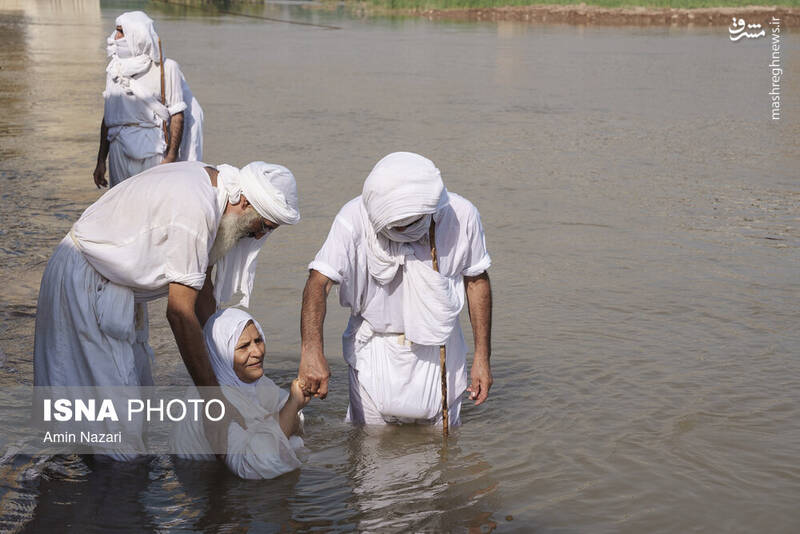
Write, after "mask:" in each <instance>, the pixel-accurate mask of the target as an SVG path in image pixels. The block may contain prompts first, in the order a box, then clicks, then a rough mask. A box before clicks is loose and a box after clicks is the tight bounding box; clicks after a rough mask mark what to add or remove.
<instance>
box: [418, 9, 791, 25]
mask: <svg viewBox="0 0 800 534" xmlns="http://www.w3.org/2000/svg"><path fill="white" fill-rule="evenodd" d="M407 12H408V13H409V14H413V15H417V16H423V17H426V18H428V19H431V20H486V21H526V22H540V23H556V24H563V23H566V24H599V25H612V26H616V25H641V26H654V25H664V26H670V25H677V26H691V25H694V26H729V25H730V24H731V20H732V19H733V18H734V17H735V18H744V19H746V20H747V22H749V23H758V22H761V23H762V24H763V23H765V22H767V21H770V20H772V17H777V18H778V19H780V21H781V25H782V26H783V27H784V28H787V27H788V28H797V27H799V26H800V9H797V8H787V7H761V6H748V7H716V8H699V9H676V8H652V7H633V8H606V7H599V6H588V5H585V4H581V5H569V6H564V5H531V6H506V7H490V8H467V9H424V10H423V9H415V10H408V11H407Z"/></svg>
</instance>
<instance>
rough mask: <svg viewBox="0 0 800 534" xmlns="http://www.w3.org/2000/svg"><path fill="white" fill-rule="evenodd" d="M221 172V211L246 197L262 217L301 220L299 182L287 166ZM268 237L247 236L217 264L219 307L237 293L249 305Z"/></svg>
mask: <svg viewBox="0 0 800 534" xmlns="http://www.w3.org/2000/svg"><path fill="white" fill-rule="evenodd" d="M217 170H218V171H219V174H218V175H217V205H218V207H219V209H220V211H221V212H224V211H225V206H226V204H227V203H228V202H230V203H231V204H238V203H239V201H240V198H241V195H242V194H244V195H245V196H246V197H247V200H248V201H249V202H250V203H251V204H252V205H253V207H254V208H255V210H256V211H257V212H258V214H259V215H261V216H262V217H264V218H266V219H269V220H270V221H272V222H275V223H278V224H296V223H297V222H298V221H299V220H300V212H299V210H298V209H297V201H298V198H297V182H296V181H295V179H294V175H293V174H292V172H291V171H290V170H289V169H287V168H286V167H283V166H282V165H275V164H272V163H264V162H263V161H254V162H252V163H250V164H248V165H246V166H245V167H244V168H242V169H241V170H240V169H237V168H236V167H234V166H232V165H225V164H223V165H218V166H217ZM268 235H269V234H267V235H265V236H264V237H262V238H261V239H255V238H252V237H243V238H242V239H240V240H239V242H238V243H237V244H236V246H235V247H233V249H231V250H230V251H229V252H228V253H227V254H225V256H224V257H223V258H222V259H220V260H219V261H218V262H217V265H216V267H217V272H216V276H215V279H214V298H215V299H216V300H217V305H218V306H221V305H222V304H223V303H224V302H227V301H228V300H229V299H230V298H231V297H232V296H233V294H234V293H236V292H240V293H241V294H242V300H241V301H239V304H238V305H239V306H245V307H247V306H249V304H250V292H251V291H252V290H253V281H254V280H255V273H256V259H257V258H258V252H259V251H260V250H261V245H263V244H264V241H265V240H266V239H267V237H268Z"/></svg>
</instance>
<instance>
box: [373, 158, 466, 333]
mask: <svg viewBox="0 0 800 534" xmlns="http://www.w3.org/2000/svg"><path fill="white" fill-rule="evenodd" d="M361 199H362V205H361V216H362V223H363V224H362V226H363V227H364V230H365V235H364V240H365V242H366V245H367V268H368V270H369V274H370V276H371V277H372V278H374V279H375V281H376V282H378V283H379V284H381V285H385V284H387V283H389V282H391V281H392V280H393V279H394V277H395V276H396V275H397V271H398V269H399V268H400V267H401V266H402V267H403V323H404V328H405V335H406V337H407V338H408V339H409V340H410V341H412V342H414V343H419V344H421V345H441V344H443V343H445V342H446V341H447V339H448V338H449V337H450V334H451V332H452V331H453V327H454V326H455V322H456V321H457V320H458V314H459V312H460V311H461V307H462V306H463V303H464V302H463V296H462V295H460V294H459V292H458V291H457V289H456V284H455V283H454V282H453V281H452V280H450V279H449V278H447V277H445V276H442V275H441V274H439V273H437V272H436V271H434V270H433V269H432V268H430V267H428V266H427V265H425V264H424V263H423V262H422V261H420V260H419V259H417V257H416V256H415V255H414V251H413V248H412V247H411V245H409V243H411V242H415V241H422V242H423V243H429V239H428V231H429V229H430V223H431V220H432V217H433V214H435V213H436V212H437V211H438V209H439V207H441V206H444V205H445V204H446V203H447V191H446V190H445V188H444V183H443V182H442V177H441V175H440V173H439V169H437V168H436V166H435V165H434V164H433V162H432V161H431V160H429V159H427V158H425V157H423V156H420V155H419V154H413V153H411V152H395V153H393V154H389V155H388V156H386V157H385V158H383V159H382V160H380V161H379V162H378V163H377V165H375V167H374V168H373V169H372V172H370V174H369V176H368V177H367V180H366V181H365V182H364V189H363V191H362V194H361ZM420 217H422V218H421V219H420V220H419V221H417V222H414V221H415V220H416V219H417V218H420ZM411 223H413V224H411ZM407 225H410V226H408V227H407V228H406V229H405V230H404V231H402V232H400V231H398V230H395V229H394V228H393V227H396V226H407Z"/></svg>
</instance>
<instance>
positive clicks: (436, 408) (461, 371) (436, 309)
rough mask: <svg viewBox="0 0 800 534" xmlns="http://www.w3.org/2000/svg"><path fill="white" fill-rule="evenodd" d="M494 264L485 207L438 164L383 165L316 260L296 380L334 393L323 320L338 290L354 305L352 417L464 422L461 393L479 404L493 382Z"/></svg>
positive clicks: (349, 348)
mask: <svg viewBox="0 0 800 534" xmlns="http://www.w3.org/2000/svg"><path fill="white" fill-rule="evenodd" d="M432 244H433V246H432ZM490 264H491V259H490V257H489V254H488V252H487V251H486V243H485V239H484V233H483V226H482V225H481V220H480V214H479V213H478V210H477V209H476V208H475V206H473V205H472V204H471V203H470V202H469V201H468V200H466V199H465V198H463V197H461V196H459V195H457V194H455V193H450V192H448V191H447V190H446V189H445V187H444V184H443V182H442V178H441V176H440V174H439V169H437V168H436V166H435V165H434V164H433V162H432V161H430V160H429V159H427V158H424V157H422V156H420V155H419V154H413V153H409V152H396V153H393V154H389V155H388V156H386V157H385V158H383V159H382V160H381V161H379V162H378V164H377V165H375V167H374V168H373V169H372V172H371V173H370V174H369V176H368V177H367V180H366V182H365V183H364V189H363V191H362V194H361V196H359V197H356V198H354V199H353V200H351V201H350V202H348V203H347V204H345V205H344V207H343V208H342V209H341V210H340V211H339V213H338V215H337V216H336V218H335V220H334V222H333V225H332V226H331V230H330V233H329V234H328V238H327V239H326V241H325V243H324V244H323V246H322V248H321V249H320V251H319V252H318V253H317V256H316V258H315V259H314V261H312V262H311V264H309V270H310V274H309V277H308V281H307V282H306V287H305V290H304V292H303V309H302V317H301V335H302V352H301V360H300V373H299V375H300V378H302V379H304V380H305V383H306V385H307V386H306V387H307V389H308V390H309V391H310V392H312V393H314V394H315V395H316V396H318V397H320V398H324V397H325V396H326V395H327V394H328V378H329V376H330V370H329V368H328V363H327V360H326V358H325V355H324V350H323V322H324V319H325V310H326V299H327V295H328V293H329V291H330V289H331V287H332V286H333V284H339V286H340V287H339V302H340V303H341V305H342V306H345V307H349V308H350V309H351V316H350V320H349V322H348V324H347V329H346V330H345V332H344V335H343V336H342V341H343V354H344V358H345V361H346V362H347V364H348V366H349V374H350V405H349V407H348V410H347V420H348V421H350V422H353V423H358V424H386V423H409V422H416V423H433V424H444V426H445V429H446V428H447V426H448V423H449V425H457V424H459V423H460V410H461V400H462V396H463V394H464V392H465V391H467V392H469V394H470V395H469V397H470V399H471V400H474V401H475V404H476V405H477V404H481V403H483V402H484V401H485V400H486V398H487V397H488V395H489V388H490V387H491V385H492V374H491V369H490V365H489V357H490V353H491V343H490V333H491V315H492V297H491V286H490V283H489V275H488V274H487V272H486V271H487V269H488V268H489V266H490ZM465 294H466V302H467V303H468V309H469V315H470V322H471V324H472V331H473V336H474V340H475V357H474V360H473V364H472V371H471V376H470V383H469V385H468V382H467V370H466V367H467V362H466V353H467V347H466V343H465V342H464V336H463V334H462V332H461V326H460V324H459V321H458V316H459V313H460V311H461V309H462V308H463V306H464V303H465ZM445 360H446V366H445V367H446V371H445V372H444V373H442V365H441V364H442V363H444V361H445ZM443 374H444V375H446V379H445V380H444V381H443V380H442V375H443ZM444 391H446V394H443V392H444ZM444 399H446V400H447V402H446V403H445V402H443V400H444ZM444 410H447V412H445V413H447V414H448V417H447V419H444V418H443V415H442V414H443V411H444Z"/></svg>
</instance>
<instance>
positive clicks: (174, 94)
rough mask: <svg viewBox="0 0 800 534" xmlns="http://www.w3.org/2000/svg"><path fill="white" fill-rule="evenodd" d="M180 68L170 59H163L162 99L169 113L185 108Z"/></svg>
mask: <svg viewBox="0 0 800 534" xmlns="http://www.w3.org/2000/svg"><path fill="white" fill-rule="evenodd" d="M182 77H183V74H181V68H180V66H179V65H178V63H177V62H175V61H173V60H171V59H165V60H164V99H165V100H166V105H167V109H168V110H169V114H170V115H175V114H176V113H180V112H181V111H183V110H185V109H186V107H187V104H186V102H184V100H183V88H182V87H181V78H182Z"/></svg>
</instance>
